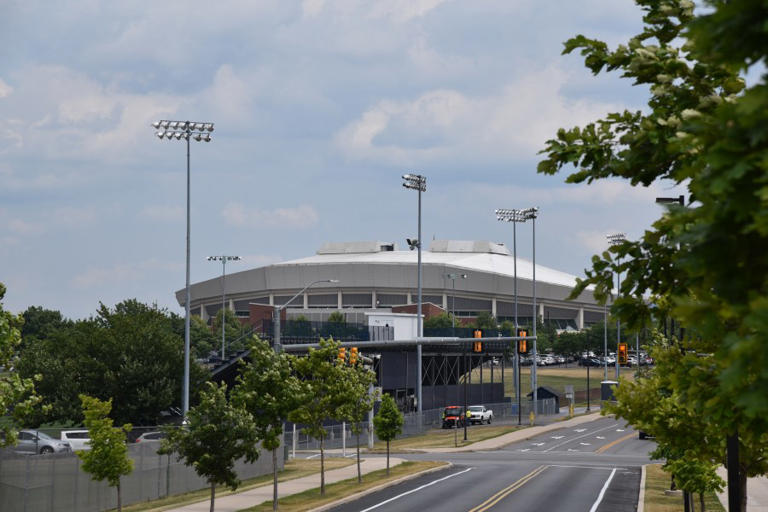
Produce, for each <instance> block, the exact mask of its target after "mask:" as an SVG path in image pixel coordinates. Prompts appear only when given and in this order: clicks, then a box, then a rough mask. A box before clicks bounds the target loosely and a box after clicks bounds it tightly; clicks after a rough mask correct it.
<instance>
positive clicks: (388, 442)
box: [387, 439, 389, 476]
mask: <svg viewBox="0 0 768 512" xmlns="http://www.w3.org/2000/svg"><path fill="white" fill-rule="evenodd" d="M387 476H389V439H387Z"/></svg>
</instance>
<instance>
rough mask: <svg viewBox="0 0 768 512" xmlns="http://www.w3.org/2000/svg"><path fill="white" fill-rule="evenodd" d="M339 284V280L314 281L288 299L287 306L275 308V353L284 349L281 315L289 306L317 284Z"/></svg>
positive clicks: (282, 305)
mask: <svg viewBox="0 0 768 512" xmlns="http://www.w3.org/2000/svg"><path fill="white" fill-rule="evenodd" d="M338 282H339V280H338V279H320V280H318V281H312V282H311V283H309V284H308V285H307V286H305V287H304V288H302V289H301V290H299V292H298V293H297V294H296V295H294V296H293V297H291V298H290V299H288V301H286V302H285V304H281V305H280V306H276V307H275V352H278V353H279V352H280V351H282V349H283V347H282V345H281V344H280V313H281V312H282V311H283V310H284V309H285V308H286V307H288V304H290V303H291V302H293V300H294V299H295V298H296V297H298V296H299V295H301V294H302V293H304V292H305V291H307V290H308V289H310V288H311V287H313V286H315V285H316V284H320V283H338Z"/></svg>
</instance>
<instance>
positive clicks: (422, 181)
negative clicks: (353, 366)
mask: <svg viewBox="0 0 768 512" xmlns="http://www.w3.org/2000/svg"><path fill="white" fill-rule="evenodd" d="M403 186H404V187H405V188H408V189H411V190H416V191H417V192H418V193H419V231H418V235H417V236H418V238H417V239H416V249H418V253H419V255H418V262H417V264H416V274H417V277H416V281H417V288H418V297H419V302H418V304H417V305H416V337H417V338H421V337H422V336H424V331H423V330H422V321H421V193H422V192H426V191H427V178H426V177H425V176H422V175H421V174H403ZM411 248H413V246H412V245H411ZM416 359H417V360H418V361H417V364H416V381H417V382H418V386H417V388H416V402H417V403H416V412H417V413H418V415H419V430H421V420H422V418H421V344H418V345H416Z"/></svg>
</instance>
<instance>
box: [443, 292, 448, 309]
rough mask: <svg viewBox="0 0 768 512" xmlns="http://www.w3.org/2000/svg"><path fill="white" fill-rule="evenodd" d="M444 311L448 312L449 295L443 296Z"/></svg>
mask: <svg viewBox="0 0 768 512" xmlns="http://www.w3.org/2000/svg"><path fill="white" fill-rule="evenodd" d="M443 309H444V310H446V311H448V294H447V293H444V294H443Z"/></svg>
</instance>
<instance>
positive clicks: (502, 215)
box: [495, 208, 536, 425]
mask: <svg viewBox="0 0 768 512" xmlns="http://www.w3.org/2000/svg"><path fill="white" fill-rule="evenodd" d="M525 211H526V210H518V209H508V208H499V209H497V210H496V212H495V213H496V220H498V221H502V222H511V223H512V261H513V263H512V265H513V268H514V279H513V283H514V284H513V289H514V295H515V332H514V336H518V335H519V328H520V325H519V324H518V321H517V223H518V222H525V221H526V220H527V218H526V215H525V213H524V212H525ZM515 343H517V342H515ZM535 362H536V361H535V359H534V364H535ZM513 370H514V374H515V375H514V380H515V394H516V395H517V397H516V398H517V424H518V425H520V424H521V423H522V418H523V416H522V410H521V407H522V399H521V395H520V354H519V353H518V350H517V347H515V366H514V369H513Z"/></svg>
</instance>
